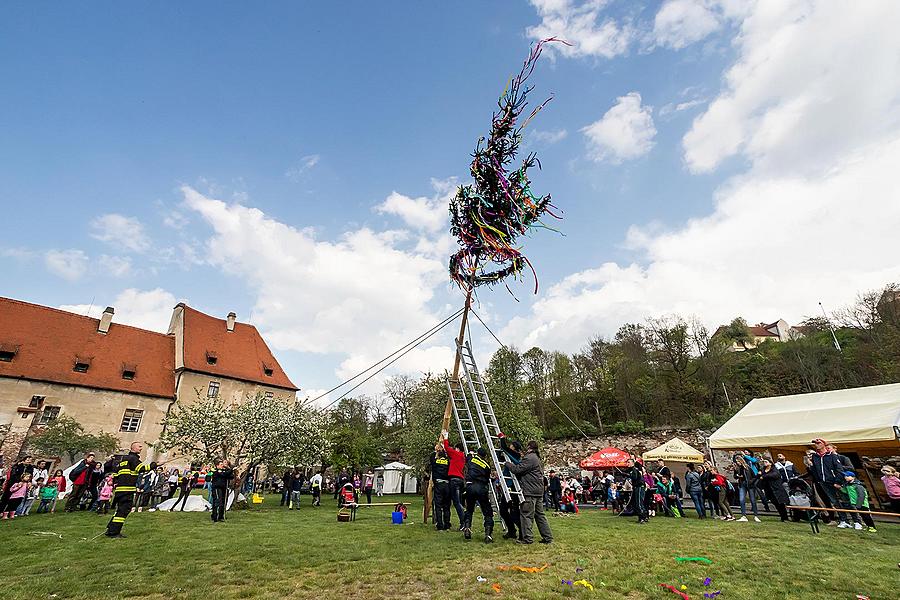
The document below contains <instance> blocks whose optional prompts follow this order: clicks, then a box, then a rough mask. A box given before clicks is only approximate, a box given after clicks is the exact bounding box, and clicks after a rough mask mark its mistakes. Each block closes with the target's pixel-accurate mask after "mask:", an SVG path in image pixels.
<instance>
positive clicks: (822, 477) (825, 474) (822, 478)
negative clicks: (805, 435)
mask: <svg viewBox="0 0 900 600" xmlns="http://www.w3.org/2000/svg"><path fill="white" fill-rule="evenodd" d="M812 444H813V447H814V448H815V453H814V454H813V455H812V456H811V462H812V464H811V465H810V469H809V470H810V472H811V473H812V476H813V479H815V481H816V483H818V484H819V485H818V486H817V487H818V488H819V489H821V490H822V492H823V493H824V494H825V496H826V498H828V504H829V505H830V506H831V507H833V508H841V505H842V503H841V500H840V497H839V496H838V491H839V490H840V489H841V483H842V481H843V479H842V478H843V472H842V471H843V469H842V462H841V460H840V457H839V456H838V455H837V453H835V452H831V451H829V449H828V448H827V446H828V443H827V442H826V441H825V440H823V439H822V438H816V439H814V440H813V441H812ZM836 512H837V511H836ZM837 519H838V521H839V524H838V527H840V528H842V529H843V528H846V527H850V523H849V521H848V519H847V513H844V512H838V513H837Z"/></svg>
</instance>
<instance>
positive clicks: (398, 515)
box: [391, 511, 403, 525]
mask: <svg viewBox="0 0 900 600" xmlns="http://www.w3.org/2000/svg"><path fill="white" fill-rule="evenodd" d="M391 524H392V525H403V513H402V512H400V511H394V512H392V513H391Z"/></svg>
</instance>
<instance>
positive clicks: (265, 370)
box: [263, 363, 275, 377]
mask: <svg viewBox="0 0 900 600" xmlns="http://www.w3.org/2000/svg"><path fill="white" fill-rule="evenodd" d="M263 373H265V374H266V377H271V376H272V375H273V374H274V373H275V369H273V368H272V365H270V364H267V363H263Z"/></svg>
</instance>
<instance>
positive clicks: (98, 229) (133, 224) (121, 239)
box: [91, 213, 150, 252]
mask: <svg viewBox="0 0 900 600" xmlns="http://www.w3.org/2000/svg"><path fill="white" fill-rule="evenodd" d="M91 229H93V233H91V237H92V238H94V239H97V240H100V241H101V242H106V243H108V244H112V245H113V246H115V247H117V248H120V249H122V250H129V251H131V252H144V251H146V250H147V249H149V248H150V239H149V238H148V237H147V234H146V233H144V226H143V225H141V222H140V221H138V220H137V219H136V218H134V217H126V216H124V215H119V214H116V213H109V214H105V215H100V216H99V217H97V218H96V219H94V220H93V221H91Z"/></svg>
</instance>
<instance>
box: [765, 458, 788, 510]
mask: <svg viewBox="0 0 900 600" xmlns="http://www.w3.org/2000/svg"><path fill="white" fill-rule="evenodd" d="M757 485H758V486H759V487H760V488H761V489H762V490H763V493H765V494H766V495H767V496H768V497H769V500H771V501H772V503H773V504H774V505H775V508H776V509H777V510H778V515H779V516H780V517H781V520H782V522H783V521H787V520H788V514H787V508H785V506H786V505H787V504H788V503H789V502H790V500H789V498H788V494H787V492H786V491H785V490H784V486H783V485H781V474H780V473H779V472H778V469H776V468H775V467H774V465H773V464H772V461H771V460H769V459H767V458H766V459H763V470H762V472H761V473H760V474H759V481H758V482H757Z"/></svg>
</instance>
